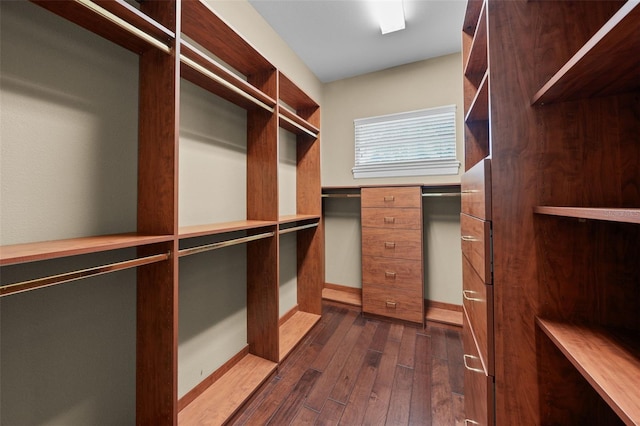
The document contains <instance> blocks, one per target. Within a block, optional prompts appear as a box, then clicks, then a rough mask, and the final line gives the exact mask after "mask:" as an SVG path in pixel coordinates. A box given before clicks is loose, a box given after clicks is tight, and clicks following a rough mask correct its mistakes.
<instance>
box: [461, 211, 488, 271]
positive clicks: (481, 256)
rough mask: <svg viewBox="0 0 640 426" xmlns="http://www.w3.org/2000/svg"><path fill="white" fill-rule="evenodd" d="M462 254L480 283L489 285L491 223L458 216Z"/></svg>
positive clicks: (471, 217)
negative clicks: (480, 279) (479, 278)
mask: <svg viewBox="0 0 640 426" xmlns="http://www.w3.org/2000/svg"><path fill="white" fill-rule="evenodd" d="M460 233H461V234H462V236H461V240H462V241H461V243H460V245H461V246H462V254H463V255H464V257H466V258H467V260H468V261H469V263H470V264H471V266H472V267H473V269H475V271H476V272H477V273H478V275H479V276H480V277H481V278H482V281H483V282H485V283H487V284H491V283H492V277H491V260H492V259H491V223H490V222H488V221H485V220H480V219H476V218H475V217H473V216H469V215H466V214H464V213H462V214H460Z"/></svg>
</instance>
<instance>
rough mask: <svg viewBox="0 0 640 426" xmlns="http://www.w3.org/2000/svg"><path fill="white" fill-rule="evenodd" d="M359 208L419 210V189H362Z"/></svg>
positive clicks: (420, 203) (420, 204)
mask: <svg viewBox="0 0 640 426" xmlns="http://www.w3.org/2000/svg"><path fill="white" fill-rule="evenodd" d="M361 197H362V198H361V201H360V202H361V206H362V208H363V209H364V208H368V207H407V208H421V206H422V198H421V189H420V187H410V186H409V187H406V186H405V187H402V186H398V187H377V188H362V190H361Z"/></svg>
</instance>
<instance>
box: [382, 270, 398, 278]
mask: <svg viewBox="0 0 640 426" xmlns="http://www.w3.org/2000/svg"><path fill="white" fill-rule="evenodd" d="M384 276H385V278H393V279H394V280H395V279H396V273H395V272H389V271H384Z"/></svg>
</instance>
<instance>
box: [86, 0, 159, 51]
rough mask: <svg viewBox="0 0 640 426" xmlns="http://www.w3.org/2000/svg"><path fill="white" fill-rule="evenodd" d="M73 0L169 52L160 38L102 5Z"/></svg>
mask: <svg viewBox="0 0 640 426" xmlns="http://www.w3.org/2000/svg"><path fill="white" fill-rule="evenodd" d="M74 1H75V2H76V3H78V4H80V5H82V6H84V7H86V8H87V9H89V10H91V11H92V12H94V13H96V14H97V15H100V16H102V17H103V18H105V19H106V20H108V21H110V22H112V23H114V24H116V25H117V26H119V27H120V28H122V29H123V30H125V31H127V32H129V33H131V34H133V35H134V36H136V37H138V38H140V39H142V40H144V41H146V42H147V43H149V44H151V45H152V46H154V47H156V48H158V49H160V50H162V51H163V52H165V53H171V48H170V47H169V46H167V45H166V44H164V43H163V42H161V41H160V40H158V39H156V38H154V37H153V36H150V35H149V34H147V33H145V32H144V31H142V30H140V29H139V28H136V27H135V26H134V25H131V24H130V23H128V22H127V21H125V20H124V19H122V18H119V17H118V16H116V15H114V14H113V13H111V12H109V11H108V10H106V9H103V8H102V7H100V6H98V5H97V4H96V3H94V2H92V1H90V0H74Z"/></svg>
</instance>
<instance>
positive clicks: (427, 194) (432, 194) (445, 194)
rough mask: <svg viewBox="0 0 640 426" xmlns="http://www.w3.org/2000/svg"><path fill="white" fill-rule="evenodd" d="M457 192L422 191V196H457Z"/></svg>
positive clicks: (458, 194)
mask: <svg viewBox="0 0 640 426" xmlns="http://www.w3.org/2000/svg"><path fill="white" fill-rule="evenodd" d="M460 195H461V194H460V193H459V192H423V193H422V196H423V197H459V196H460Z"/></svg>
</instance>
